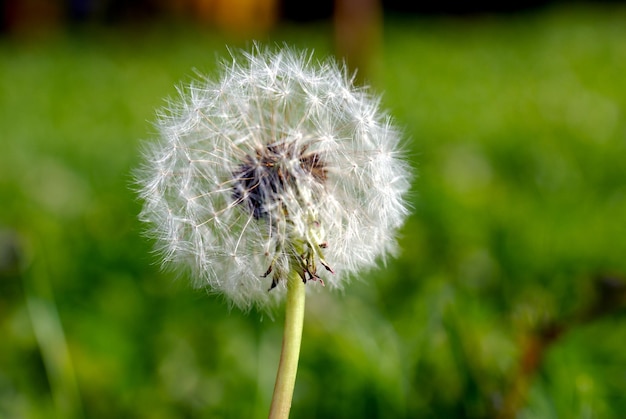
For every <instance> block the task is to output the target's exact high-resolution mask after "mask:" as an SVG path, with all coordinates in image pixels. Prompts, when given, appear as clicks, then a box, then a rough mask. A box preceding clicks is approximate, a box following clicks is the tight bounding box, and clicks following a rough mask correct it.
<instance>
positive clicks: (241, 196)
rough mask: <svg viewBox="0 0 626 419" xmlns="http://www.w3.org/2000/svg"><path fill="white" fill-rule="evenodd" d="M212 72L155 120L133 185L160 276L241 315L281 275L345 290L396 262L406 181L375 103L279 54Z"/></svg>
mask: <svg viewBox="0 0 626 419" xmlns="http://www.w3.org/2000/svg"><path fill="white" fill-rule="evenodd" d="M222 64H223V70H222V72H221V76H220V77H219V78H218V79H217V80H209V79H203V80H201V81H199V82H196V83H194V84H192V85H191V86H189V87H188V88H186V89H183V90H181V92H180V98H179V100H178V101H176V102H173V103H172V104H171V106H170V108H169V109H167V110H164V111H163V112H162V113H161V116H160V118H159V121H158V129H159V131H160V139H159V141H157V142H153V143H149V144H148V145H147V147H146V151H145V156H144V157H145V160H144V165H143V167H142V168H141V170H140V172H139V173H138V176H137V179H138V183H139V185H140V195H141V197H142V198H143V200H144V202H145V204H144V207H143V210H142V212H141V215H140V218H141V219H142V220H144V221H147V222H149V223H150V224H151V230H150V231H151V232H152V233H153V234H154V235H155V236H156V239H157V243H158V246H159V249H158V250H159V251H160V252H161V254H162V255H163V259H164V262H165V264H168V265H169V264H172V265H173V266H182V267H187V268H190V270H191V273H192V275H193V277H194V278H195V281H197V282H196V285H198V286H207V287H208V288H209V289H211V290H212V291H214V292H218V293H222V294H224V295H225V296H226V297H227V298H228V299H229V300H230V301H232V302H233V303H234V304H236V305H237V306H239V307H241V308H244V309H247V308H250V307H251V306H254V305H256V306H258V307H259V308H264V307H269V306H272V305H273V304H274V303H275V302H277V301H279V300H280V299H281V298H282V297H283V295H284V293H285V290H286V287H285V283H286V277H287V275H288V274H289V273H290V272H297V273H298V275H299V276H300V277H301V278H302V279H303V280H304V281H305V282H306V281H308V280H318V281H319V282H320V283H323V282H322V279H321V278H322V277H323V281H324V282H325V283H326V284H328V285H329V286H330V287H331V288H333V287H341V286H342V284H343V283H344V282H345V280H346V279H347V278H349V277H350V276H351V275H354V274H355V273H356V272H359V271H363V270H366V269H368V268H371V267H373V266H375V265H376V263H377V262H378V261H380V260H383V261H384V259H385V258H386V256H387V255H389V254H393V253H394V251H395V250H396V238H395V236H396V232H397V229H398V228H399V227H400V226H401V225H402V223H403V222H404V220H405V218H406V216H407V214H408V206H407V202H406V200H405V196H406V192H407V191H408V189H409V185H410V172H411V171H410V168H409V166H408V165H407V163H406V162H405V161H404V160H403V159H402V155H401V152H400V150H399V141H400V138H401V137H400V134H399V132H398V131H397V130H396V128H395V127H394V126H393V125H392V123H391V120H390V117H389V115H388V114H386V113H385V112H383V111H381V110H380V109H379V100H378V99H377V98H376V97H373V96H372V95H370V94H369V93H368V92H367V91H366V90H365V89H362V88H356V87H354V86H353V85H352V79H351V78H350V77H349V76H348V74H347V71H346V69H345V68H344V67H343V66H339V65H338V64H337V63H335V62H334V61H332V60H328V61H325V62H314V61H313V59H312V58H311V54H310V53H306V52H304V53H297V52H295V51H293V50H291V49H289V48H283V49H276V50H272V49H262V48H261V47H259V46H255V47H254V48H253V49H252V50H251V51H248V52H246V51H243V52H241V53H237V54H233V57H232V61H229V62H223V63H222ZM318 267H322V269H318ZM270 288H271V289H270Z"/></svg>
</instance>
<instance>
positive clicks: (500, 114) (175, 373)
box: [0, 6, 626, 418]
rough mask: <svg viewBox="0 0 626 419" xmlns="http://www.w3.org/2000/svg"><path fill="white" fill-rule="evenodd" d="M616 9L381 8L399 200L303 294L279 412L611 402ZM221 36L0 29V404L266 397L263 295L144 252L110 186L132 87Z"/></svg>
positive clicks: (139, 92)
mask: <svg viewBox="0 0 626 419" xmlns="http://www.w3.org/2000/svg"><path fill="white" fill-rule="evenodd" d="M625 19H626V10H625V9H622V8H619V7H617V6H613V7H611V8H607V9H601V8H589V7H587V8H581V9H558V10H546V11H543V12H540V13H536V14H529V15H520V16H512V17H493V16H483V17H471V18H456V19H455V18H439V19H408V18H402V19H401V18H398V17H393V18H389V19H388V20H387V21H386V22H385V23H386V26H385V42H384V45H383V51H382V54H381V62H380V63H378V65H377V67H376V68H377V69H378V70H379V73H377V74H376V75H375V77H374V76H373V78H372V83H373V84H374V86H375V87H376V89H377V90H384V92H385V96H384V102H385V106H386V107H387V108H389V109H390V110H391V113H392V114H394V115H395V116H396V119H397V122H398V123H399V124H400V125H402V126H404V127H406V133H407V136H408V137H409V141H408V143H407V151H408V152H409V153H410V155H411V158H412V160H413V161H414V164H415V167H416V168H417V171H418V173H419V176H418V177H417V178H416V179H415V182H414V183H415V189H414V206H415V211H414V214H413V216H412V217H411V219H410V220H409V222H408V224H407V225H406V227H405V228H404V229H403V231H402V233H403V237H402V239H401V244H402V247H403V253H402V255H401V256H400V257H399V258H398V259H396V260H392V261H389V262H388V264H387V266H386V268H384V269H381V270H379V271H376V272H371V273H367V274H365V275H363V277H361V278H356V279H355V281H354V282H353V283H352V284H350V286H349V287H347V288H346V290H345V293H343V294H341V293H328V292H327V290H324V289H321V290H319V292H312V293H311V294H310V296H309V298H308V301H307V304H308V307H307V314H306V319H305V330H304V336H303V350H302V354H301V358H300V359H301V360H300V370H299V375H298V381H297V383H296V393H295V395H294V404H293V408H292V416H293V417H297V418H317V417H324V418H329V417H330V418H332V417H338V418H339V417H372V418H374V417H384V418H409V417H433V418H435V417H436V418H441V417H474V418H478V417H496V416H498V413H500V414H501V416H502V417H506V414H507V412H508V413H509V414H510V412H517V416H518V417H521V418H537V417H541V418H552V417H554V418H556V417H567V418H576V417H598V418H612V417H620V415H621V414H623V412H624V411H626V398H625V397H624V394H626V351H624V350H623V344H624V342H626V324H625V323H624V321H623V320H624V308H623V307H624V303H625V301H626V299H625V298H624V294H625V290H624V288H625V287H626V285H625V283H624V281H625V280H624V278H625V277H626V257H625V255H626V239H625V237H626V218H625V215H626V164H624V160H625V157H626V122H625V121H626V119H625V118H624V113H625V110H626V82H625V81H624V74H626V44H625V43H624V42H623V40H624V39H626V26H625V25H624V24H623V23H624V21H625ZM320 34H322V35H320ZM331 39H332V38H331V31H330V29H329V28H328V27H313V28H306V27H301V28H291V29H290V30H288V29H282V30H280V31H279V32H277V33H275V34H273V37H272V40H273V41H274V40H286V41H288V42H290V43H295V44H296V45H299V46H306V47H314V48H316V49H317V52H316V53H317V54H318V55H320V56H323V55H324V54H326V53H328V52H329V51H330V49H331V48H330V45H331ZM225 42H226V41H225V39H224V38H221V37H219V36H217V35H215V34H212V33H208V32H205V31H203V30H200V29H198V28H184V29H183V28H181V27H177V26H159V27H154V28H142V32H141V33H140V32H139V31H133V30H130V29H120V30H118V31H117V32H114V31H110V30H109V31H101V32H95V31H90V32H85V33H74V34H71V35H64V36H61V35H59V36H57V37H53V38H52V39H48V40H45V41H43V40H39V41H36V42H34V41H23V40H22V41H19V40H10V39H4V40H1V42H0V109H1V110H2V111H1V112H0V141H1V142H2V151H1V152H0V202H2V205H1V206H0V417H3V418H4V417H7V418H21V417H24V418H48V417H63V418H72V417H92V418H99V417H102V418H109V417H142V418H185V417H206V418H209V417H211V418H213V417H223V418H241V417H265V416H266V415H267V411H268V408H269V402H270V397H271V394H272V386H273V382H274V375H275V372H276V365H277V362H278V356H279V352H280V340H281V331H282V316H281V314H280V313H277V314H276V316H275V319H270V318H267V316H265V317H263V318H262V317H261V316H260V315H258V313H256V312H251V313H247V314H245V313H244V314H242V313H240V312H238V311H237V310H229V309H228V307H227V305H226V303H225V302H223V301H221V300H220V299H219V298H216V297H214V296H211V295H205V294H206V293H205V292H204V291H195V290H192V289H190V287H189V286H188V285H187V281H185V280H178V281H177V280H175V274H172V273H168V272H161V271H160V270H159V266H158V260H157V258H156V256H154V255H153V254H152V253H151V243H150V241H149V240H148V239H146V238H144V237H143V236H142V229H143V226H141V225H140V224H139V222H138V221H137V219H136V214H137V213H138V211H139V206H140V203H139V202H137V198H136V196H135V194H134V193H133V191H132V170H133V168H134V167H135V166H136V165H137V162H138V161H139V154H138V153H139V146H140V142H141V140H142V139H145V138H148V137H150V136H151V135H152V132H153V131H154V130H153V129H152V127H151V125H150V121H153V120H154V109H155V108H158V107H160V106H162V105H164V102H163V100H162V98H163V97H164V96H167V95H174V94H175V86H176V83H178V81H179V80H181V79H183V80H185V79H187V80H188V79H191V78H193V77H195V74H194V72H193V69H194V68H195V69H198V71H199V72H201V73H205V72H211V71H212V69H213V66H214V64H215V59H216V58H217V57H221V56H224V55H225V54H226V53H227V50H226V48H225V46H224V45H225ZM533 360H534V361H535V362H534V363H533ZM522 361H525V363H523V362H522ZM522 367H525V369H523V368H522Z"/></svg>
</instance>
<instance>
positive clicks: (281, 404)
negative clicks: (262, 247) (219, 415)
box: [269, 273, 306, 419]
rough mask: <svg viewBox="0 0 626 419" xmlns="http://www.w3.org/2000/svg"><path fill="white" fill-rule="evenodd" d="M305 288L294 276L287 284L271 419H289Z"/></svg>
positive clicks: (298, 353)
mask: <svg viewBox="0 0 626 419" xmlns="http://www.w3.org/2000/svg"><path fill="white" fill-rule="evenodd" d="M305 291H306V289H305V285H304V282H303V281H302V279H301V278H300V275H298V274H296V273H294V274H292V275H291V276H290V277H289V279H288V280H287V298H286V301H285V329H284V335H283V347H282V350H281V353H280V362H279V364H278V372H277V374H276V384H275V385H274V396H273V397H272V405H271V407H270V414H269V418H270V419H283V418H287V417H289V410H290V409H291V399H292V397H293V389H294V386H295V384H296V374H297V372H298V359H299V357H300V343H301V341H302V324H303V322H304V302H305Z"/></svg>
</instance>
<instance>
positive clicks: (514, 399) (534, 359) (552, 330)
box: [497, 275, 626, 419]
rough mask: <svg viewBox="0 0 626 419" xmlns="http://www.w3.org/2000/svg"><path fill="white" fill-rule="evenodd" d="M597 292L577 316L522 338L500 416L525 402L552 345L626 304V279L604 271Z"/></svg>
mask: <svg viewBox="0 0 626 419" xmlns="http://www.w3.org/2000/svg"><path fill="white" fill-rule="evenodd" d="M594 285H595V290H596V292H595V294H594V298H593V300H592V301H591V303H590V304H588V305H587V306H586V307H585V308H583V309H581V310H580V311H578V312H576V313H575V314H574V315H573V316H569V317H566V318H564V319H560V320H553V321H551V322H549V323H548V324H546V325H544V326H543V327H541V328H539V329H538V330H536V331H534V332H530V333H529V334H528V335H527V336H525V337H524V338H523V339H522V342H523V343H522V345H523V348H522V356H521V358H520V364H519V367H518V370H517V373H516V375H515V377H514V378H513V380H512V383H511V385H510V387H509V389H508V392H507V393H506V394H505V396H504V400H503V404H502V408H501V410H500V411H499V412H498V415H497V417H498V418H500V419H512V418H515V417H516V416H517V413H518V412H519V410H520V409H521V408H522V407H523V406H524V405H525V403H526V399H527V396H528V391H529V389H530V385H531V382H532V379H533V377H534V376H535V374H536V373H537V372H538V371H539V369H540V368H541V364H542V362H543V360H544V358H545V356H546V353H547V352H548V350H549V349H550V347H551V346H552V345H553V344H554V343H555V342H557V341H558V339H559V338H560V337H561V336H563V335H564V334H565V333H566V332H568V331H569V330H571V329H573V328H575V327H577V326H580V325H582V324H585V323H588V322H592V321H596V320H599V319H600V318H602V317H604V316H607V315H610V314H613V313H615V312H616V311H618V310H620V309H622V308H624V307H625V306H626V280H624V279H623V278H619V277H617V276H608V275H601V276H598V277H597V278H596V279H595V280H594Z"/></svg>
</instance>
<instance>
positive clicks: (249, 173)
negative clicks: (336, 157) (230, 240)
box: [232, 143, 327, 220]
mask: <svg viewBox="0 0 626 419" xmlns="http://www.w3.org/2000/svg"><path fill="white" fill-rule="evenodd" d="M294 162H295V163H296V164H294ZM326 173H327V171H326V166H325V164H324V161H323V160H322V158H321V157H320V155H319V154H317V153H312V152H308V151H307V147H306V146H305V147H300V148H297V147H296V146H295V145H294V144H285V143H281V144H277V145H268V146H266V147H265V148H262V149H258V150H257V151H256V153H255V155H254V156H251V155H247V156H246V157H245V158H244V159H243V162H242V163H241V164H240V165H239V166H238V167H237V170H235V172H234V173H233V180H234V186H233V195H232V196H233V199H234V200H235V203H237V204H241V205H242V206H244V207H245V208H247V209H248V210H249V211H250V212H251V213H252V216H253V217H254V218H255V219H257V220H259V219H267V218H269V213H270V211H271V209H272V208H275V207H276V206H278V205H280V201H281V196H282V195H283V194H284V192H285V191H286V190H287V189H289V188H297V184H296V183H297V182H298V181H305V182H310V181H314V182H316V183H318V184H320V185H321V184H323V183H324V182H325V181H326Z"/></svg>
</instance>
